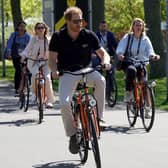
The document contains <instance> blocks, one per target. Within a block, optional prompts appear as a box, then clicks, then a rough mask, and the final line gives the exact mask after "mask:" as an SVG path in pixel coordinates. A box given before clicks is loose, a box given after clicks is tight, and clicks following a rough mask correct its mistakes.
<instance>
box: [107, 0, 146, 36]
mask: <svg viewBox="0 0 168 168" xmlns="http://www.w3.org/2000/svg"><path fill="white" fill-rule="evenodd" d="M135 17H139V18H142V19H144V11H143V0H136V1H133V0H113V1H112V0H105V19H106V21H107V23H108V25H109V29H110V30H111V31H113V32H114V34H115V35H116V36H117V38H118V39H120V38H121V37H122V36H123V34H124V33H125V32H127V31H128V30H129V28H130V25H131V22H132V20H133V19H134V18H135Z"/></svg>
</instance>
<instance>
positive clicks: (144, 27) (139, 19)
mask: <svg viewBox="0 0 168 168" xmlns="http://www.w3.org/2000/svg"><path fill="white" fill-rule="evenodd" d="M137 22H140V23H142V25H143V29H142V35H145V34H146V30H147V28H146V24H145V22H144V21H143V20H142V19H141V18H135V19H134V20H133V21H132V24H131V27H130V32H133V27H134V25H135V23H137Z"/></svg>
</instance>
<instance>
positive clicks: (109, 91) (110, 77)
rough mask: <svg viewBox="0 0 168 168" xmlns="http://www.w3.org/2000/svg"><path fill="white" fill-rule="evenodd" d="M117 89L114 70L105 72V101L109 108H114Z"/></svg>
mask: <svg viewBox="0 0 168 168" xmlns="http://www.w3.org/2000/svg"><path fill="white" fill-rule="evenodd" d="M117 95H118V89H117V82H116V79H115V73H114V70H113V69H112V68H111V70H109V71H106V101H107V103H108V106H109V107H114V106H115V104H116V101H117Z"/></svg>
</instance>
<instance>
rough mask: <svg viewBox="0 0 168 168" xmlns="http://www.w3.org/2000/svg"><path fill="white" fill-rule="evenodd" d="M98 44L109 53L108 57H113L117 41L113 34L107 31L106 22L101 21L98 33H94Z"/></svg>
mask: <svg viewBox="0 0 168 168" xmlns="http://www.w3.org/2000/svg"><path fill="white" fill-rule="evenodd" d="M96 34H97V36H98V38H99V40H100V44H101V45H102V47H104V49H105V50H106V51H107V52H108V53H109V55H110V56H114V55H115V50H116V48H117V41H116V39H115V36H114V34H113V33H112V32H111V31H109V30H108V26H107V23H106V21H101V22H100V24H99V31H98V32H97V33H96Z"/></svg>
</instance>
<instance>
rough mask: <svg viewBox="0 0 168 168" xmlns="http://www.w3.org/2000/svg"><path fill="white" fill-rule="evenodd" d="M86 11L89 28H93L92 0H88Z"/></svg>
mask: <svg viewBox="0 0 168 168" xmlns="http://www.w3.org/2000/svg"><path fill="white" fill-rule="evenodd" d="M88 13H89V16H88V17H89V19H88V20H89V29H90V30H92V29H93V22H92V0H88Z"/></svg>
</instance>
